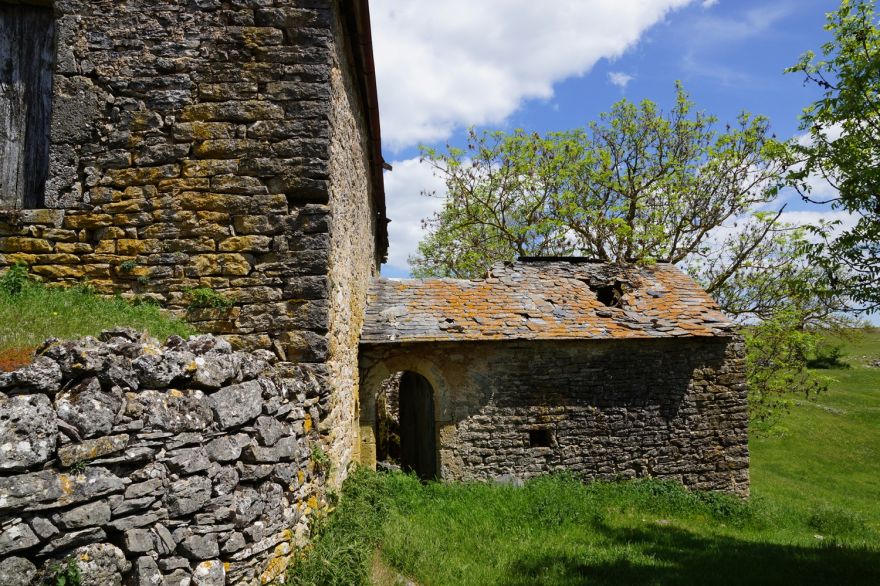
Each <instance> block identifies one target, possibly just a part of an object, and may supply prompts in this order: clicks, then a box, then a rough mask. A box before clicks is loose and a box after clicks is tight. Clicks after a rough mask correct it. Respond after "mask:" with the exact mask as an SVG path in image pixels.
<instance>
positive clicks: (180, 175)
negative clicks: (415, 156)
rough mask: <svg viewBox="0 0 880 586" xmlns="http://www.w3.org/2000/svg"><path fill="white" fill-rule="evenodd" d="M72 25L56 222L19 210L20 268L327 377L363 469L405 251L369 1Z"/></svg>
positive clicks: (343, 431) (66, 50)
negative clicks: (390, 208)
mask: <svg viewBox="0 0 880 586" xmlns="http://www.w3.org/2000/svg"><path fill="white" fill-rule="evenodd" d="M53 11H54V17H55V37H56V41H57V42H56V47H57V50H56V53H55V55H54V69H53V71H54V89H53V94H52V117H51V130H50V138H49V143H50V144H49V169H48V181H47V182H46V188H45V198H44V199H45V208H43V209H0V269H2V268H3V267H4V266H9V265H12V264H14V263H24V264H27V265H28V266H29V268H30V271H31V274H33V275H36V276H37V277H38V278H41V279H43V280H45V281H48V282H55V283H70V284H73V283H77V282H80V281H83V280H85V281H88V283H89V285H90V286H91V287H93V288H95V289H96V290H97V291H98V292H99V293H102V294H121V295H122V296H123V297H126V298H133V299H150V300H154V301H156V302H158V303H160V304H161V305H163V306H164V307H166V308H168V309H169V310H170V311H172V312H173V313H175V314H176V315H178V316H179V317H183V318H185V319H186V320H188V321H190V322H192V323H193V324H195V325H196V326H197V327H198V328H199V329H200V330H201V331H203V332H210V333H213V334H216V335H220V336H222V337H223V338H224V339H225V340H227V341H229V342H230V343H231V344H232V345H233V346H234V347H235V348H241V349H244V350H255V349H265V350H270V351H272V352H274V353H275V354H276V355H277V356H278V357H279V358H281V359H282V360H286V361H291V362H297V363H301V364H310V365H311V368H312V371H313V372H314V373H315V374H316V375H317V376H319V377H320V378H321V380H322V384H325V385H327V386H328V387H330V388H331V389H332V391H333V392H331V393H329V395H328V400H329V401H330V402H331V403H332V405H326V406H325V407H327V413H328V418H327V419H326V420H322V421H318V422H316V425H317V426H318V427H319V429H320V431H321V433H322V435H323V437H324V439H325V441H326V442H327V444H328V446H329V449H330V452H331V454H332V455H334V457H336V458H337V459H338V461H339V463H340V466H339V467H338V470H339V471H340V472H342V473H344V471H345V469H346V466H347V463H348V462H349V461H350V459H351V457H352V454H353V451H354V446H355V443H356V442H355V441H354V437H355V428H356V424H355V419H356V417H355V411H356V405H355V402H356V397H357V381H358V375H357V344H358V336H359V333H360V328H361V324H362V322H363V314H364V303H365V298H366V290H367V287H368V285H369V280H370V278H371V277H372V276H374V275H375V274H377V272H378V266H379V264H380V262H381V261H382V260H383V257H384V255H385V248H386V246H387V236H386V235H385V234H386V232H385V226H386V221H385V218H384V194H383V190H382V160H381V153H380V152H379V150H378V146H377V145H378V137H379V129H378V116H377V114H376V112H375V85H374V81H373V80H372V78H371V75H372V73H371V70H367V69H365V67H369V63H371V60H372V56H371V49H370V48H369V43H367V42H365V41H364V39H365V38H366V39H368V37H369V21H368V11H367V7H366V2H365V1H358V2H347V1H345V2H343V1H338V0H224V1H221V0H123V1H109V0H100V1H95V0H57V1H56V2H54V3H53ZM365 64H366V65H365ZM198 290H210V291H213V292H214V293H215V294H216V295H219V296H220V297H219V299H222V300H224V302H223V303H218V304H215V305H219V306H213V305H211V304H206V303H199V302H198V301H197V299H198V297H197V294H196V293H194V291H198ZM206 305H207V306H206Z"/></svg>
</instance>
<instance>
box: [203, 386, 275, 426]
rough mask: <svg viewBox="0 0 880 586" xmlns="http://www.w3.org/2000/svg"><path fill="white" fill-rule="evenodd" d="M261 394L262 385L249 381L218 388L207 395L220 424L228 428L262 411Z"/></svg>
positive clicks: (241, 423)
mask: <svg viewBox="0 0 880 586" xmlns="http://www.w3.org/2000/svg"><path fill="white" fill-rule="evenodd" d="M262 395H263V387H262V385H261V384H260V383H259V382H258V381H249V382H245V383H241V384H237V385H232V386H230V387H226V388H224V389H220V390H219V391H217V392H216V393H213V394H212V395H211V396H210V397H209V402H210V405H211V409H212V410H213V411H214V415H215V416H216V418H217V421H218V423H219V424H220V426H221V427H222V428H224V429H229V428H231V427H237V426H240V425H243V424H245V423H247V422H248V421H250V420H252V419H254V418H256V417H257V416H258V415H259V414H260V413H261V412H262V410H263V397H262Z"/></svg>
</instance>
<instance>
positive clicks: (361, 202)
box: [321, 22, 381, 479]
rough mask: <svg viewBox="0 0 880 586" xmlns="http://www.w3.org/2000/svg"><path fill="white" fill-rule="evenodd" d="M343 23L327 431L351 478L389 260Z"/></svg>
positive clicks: (335, 86)
mask: <svg viewBox="0 0 880 586" xmlns="http://www.w3.org/2000/svg"><path fill="white" fill-rule="evenodd" d="M342 30H343V26H342V23H341V22H338V23H337V26H336V31H337V38H336V43H335V44H334V46H335V47H336V53H335V55H334V60H333V68H332V70H331V72H330V93H331V100H330V103H331V112H330V129H331V131H330V137H331V140H330V211H331V213H332V216H333V226H332V233H331V239H330V257H329V269H328V273H329V283H330V289H329V297H330V299H329V327H328V332H327V345H328V358H329V359H328V371H329V376H328V384H329V385H331V386H332V387H333V388H334V392H333V398H334V402H333V405H332V410H331V412H330V414H329V417H328V418H327V420H326V421H323V422H321V427H322V429H324V430H326V431H327V433H328V443H329V445H330V452H331V454H332V456H333V459H334V461H336V462H337V463H338V470H339V472H341V473H342V474H341V475H340V477H339V479H341V478H342V477H344V473H345V470H346V468H347V466H348V464H349V462H351V461H352V455H353V453H354V450H355V446H356V444H357V442H356V441H355V440H356V437H357V425H356V423H357V407H356V402H357V396H358V342H359V340H360V334H361V328H362V326H363V323H364V314H365V306H366V301H367V290H368V288H369V286H370V280H371V278H372V277H373V276H375V275H376V274H378V267H379V263H380V262H381V259H380V258H378V257H377V254H378V253H377V250H376V245H375V238H376V237H375V234H376V210H375V207H374V204H373V195H374V194H373V190H372V188H371V185H370V183H371V182H370V173H369V168H370V161H369V144H368V140H367V138H368V136H369V134H368V132H367V130H366V128H365V126H364V125H365V123H366V122H365V120H366V115H365V113H363V112H362V111H361V106H360V104H361V101H360V100H359V98H358V91H357V89H356V87H355V85H354V80H355V76H354V75H353V74H352V73H351V71H350V66H349V59H347V58H346V53H345V49H346V45H345V42H344V39H343V38H342V36H341V34H342Z"/></svg>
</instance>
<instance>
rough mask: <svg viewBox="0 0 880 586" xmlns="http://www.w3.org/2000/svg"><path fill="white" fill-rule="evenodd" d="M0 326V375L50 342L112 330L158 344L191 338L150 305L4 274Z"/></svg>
mask: <svg viewBox="0 0 880 586" xmlns="http://www.w3.org/2000/svg"><path fill="white" fill-rule="evenodd" d="M0 324H2V327H0V370H3V369H4V368H5V369H8V368H12V367H14V366H18V365H21V364H23V363H27V362H29V361H30V358H31V357H32V352H33V349H34V347H36V346H38V345H40V344H41V343H42V342H43V341H44V340H46V339H47V338H52V337H55V338H74V337H79V336H86V335H92V336H94V335H97V334H99V333H100V332H101V330H104V329H107V328H111V327H115V326H128V327H132V328H135V329H138V330H143V331H146V332H149V333H150V334H151V335H153V336H155V337H157V338H159V339H164V338H166V337H167V336H170V335H172V334H178V335H183V336H187V335H191V334H193V333H194V331H193V329H192V327H191V326H189V325H188V324H186V323H184V322H182V321H180V320H177V319H174V318H173V317H171V316H169V315H168V314H166V313H164V312H163V311H162V310H161V309H159V308H158V307H156V306H155V305H150V304H141V305H134V304H132V303H129V302H128V301H125V300H123V299H119V298H109V299H105V298H101V297H98V296H97V295H94V294H93V293H91V292H90V291H89V290H88V288H87V287H74V288H68V289H62V288H49V287H45V286H43V285H40V284H38V283H35V282H33V281H29V280H26V279H24V278H22V277H21V275H19V276H18V277H17V278H14V279H13V278H11V277H10V275H9V273H6V272H4V273H2V274H0Z"/></svg>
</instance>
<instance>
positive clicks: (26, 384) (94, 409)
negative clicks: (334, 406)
mask: <svg viewBox="0 0 880 586" xmlns="http://www.w3.org/2000/svg"><path fill="white" fill-rule="evenodd" d="M270 361H274V355H272V354H271V353H269V352H266V351H257V352H255V353H253V354H249V353H244V352H234V351H233V350H232V349H231V347H230V345H229V343H228V342H226V341H224V340H222V339H219V338H215V337H213V336H210V335H204V336H196V337H193V338H191V339H190V340H188V341H184V340H183V339H181V338H176V337H172V338H171V339H169V341H168V342H167V343H166V344H165V345H164V346H162V345H160V344H159V343H158V342H157V341H156V340H151V339H147V338H145V337H143V336H142V335H141V334H138V333H136V332H134V331H132V330H117V331H108V332H105V333H104V334H102V336H101V339H100V341H99V340H95V339H92V338H85V339H83V340H80V341H76V342H59V341H57V340H49V341H48V342H47V343H46V344H45V345H44V347H43V348H41V349H40V354H39V356H38V358H37V359H36V360H35V362H34V363H33V364H32V365H30V366H28V367H25V368H22V369H20V370H17V371H15V372H11V373H6V374H0V583H2V584H3V585H4V586H16V585H22V586H24V585H28V584H31V583H32V582H33V583H36V580H37V579H38V576H39V574H38V571H40V570H46V568H48V567H49V566H50V565H51V562H52V561H54V560H55V559H57V558H64V557H68V556H73V558H74V559H75V560H76V561H77V564H78V566H79V568H80V570H81V572H82V574H83V582H82V584H83V585H84V586H88V585H91V586H110V585H117V586H119V585H121V584H123V583H125V584H135V585H143V586H147V585H150V586H156V585H162V584H166V585H172V584H173V585H175V586H177V585H180V584H193V585H209V584H210V585H223V584H227V583H228V584H252V585H258V584H265V583H268V582H269V581H272V580H273V579H274V578H276V577H278V576H281V575H283V573H284V570H285V568H286V566H287V562H288V559H289V557H290V556H291V554H292V553H293V551H294V549H295V548H296V547H298V546H301V545H302V544H303V543H304V541H305V539H306V538H307V537H308V531H309V526H308V520H309V518H310V516H311V515H312V513H313V512H314V511H315V510H316V509H317V508H318V507H319V499H320V498H321V496H320V495H321V492H322V491H321V488H322V486H323V484H324V478H325V472H326V471H325V470H323V469H321V468H320V467H319V466H318V467H316V465H315V463H314V462H313V461H312V458H311V455H312V450H311V446H312V445H313V442H315V441H316V439H317V435H316V431H315V429H314V428H313V426H312V421H314V420H316V419H318V418H319V417H320V414H319V411H318V407H317V405H318V403H319V402H320V401H321V393H322V389H321V385H320V384H319V383H318V382H317V381H316V380H315V378H314V377H312V376H310V375H309V374H308V372H304V371H302V370H299V369H297V368H295V367H290V366H289V365H287V366H285V365H280V366H279V367H272V366H270V364H269V362H270ZM40 583H42V582H40ZM53 583H54V582H53Z"/></svg>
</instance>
